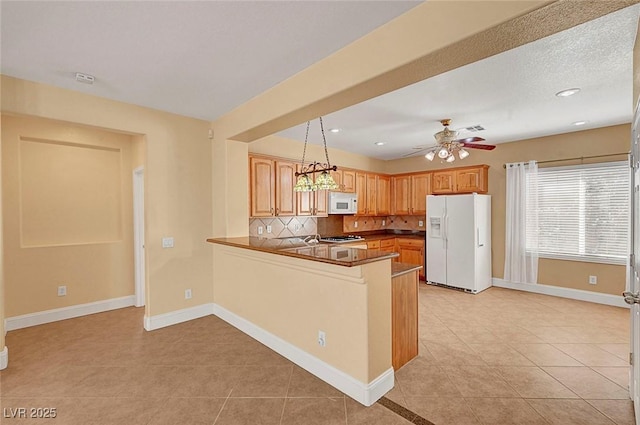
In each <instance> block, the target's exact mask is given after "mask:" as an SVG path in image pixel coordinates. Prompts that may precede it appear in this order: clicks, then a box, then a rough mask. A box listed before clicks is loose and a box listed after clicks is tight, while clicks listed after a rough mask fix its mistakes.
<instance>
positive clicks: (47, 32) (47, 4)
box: [0, 0, 420, 120]
mask: <svg viewBox="0 0 640 425" xmlns="http://www.w3.org/2000/svg"><path fill="white" fill-rule="evenodd" d="M419 3H420V2H419V1H402V0H393V1H269V2H266V1H128V2H112V1H71V2H59V1H33V2H32V1H6V0H3V1H2V2H0V8H1V33H0V35H1V40H2V41H1V52H0V53H1V56H0V57H1V59H2V60H1V67H0V70H1V72H2V74H5V75H9V76H12V77H17V78H22V79H26V80H31V81H37V82H41V83H46V84H50V85H53V86H57V87H62V88H67V89H71V90H76V91H81V92H84V93H89V94H93V95H97V96H101V97H106V98H110V99H114V100H119V101H123V102H127V103H132V104H136V105H141V106H146V107H150V108H155V109H159V110H164V111H168V112H173V113H177V114H181V115H186V116H190V117H195V118H201V119H206V120H214V119H216V118H218V117H219V116H221V115H223V114H224V113H226V112H228V111H230V110H231V109H233V108H235V107H236V106H238V105H240V104H242V103H244V102H246V101H247V100H249V99H251V98H252V97H254V96H256V95H258V94H260V93H262V92H264V91H265V90H267V89H269V88H271V87H273V86H274V85H276V84H278V83H279V82H281V81H283V80H285V79H287V78H288V77H290V76H292V75H294V74H296V73H297V72H299V71H301V70H303V69H304V68H306V67H308V66H310V65H312V64H313V63H315V62H317V61H318V60H320V59H322V58H324V57H326V56H328V55H329V54H331V53H333V52H335V51H336V50H338V49H340V48H342V47H344V46H346V45H347V44H349V43H351V42H353V41H354V40H356V39H358V38H360V37H362V36H363V35H365V34H367V33H369V32H370V31H372V30H373V29H375V28H377V27H379V26H380V25H382V24H384V23H386V22H388V21H390V20H392V19H393V18H395V17H397V16H398V15H401V14H402V13H404V12H406V11H407V10H409V9H411V8H412V7H414V6H416V5H418V4H419ZM76 72H83V73H87V74H90V75H93V76H95V78H96V82H95V84H94V85H91V86H90V85H86V84H81V83H77V82H76V81H75V79H74V75H75V73H76Z"/></svg>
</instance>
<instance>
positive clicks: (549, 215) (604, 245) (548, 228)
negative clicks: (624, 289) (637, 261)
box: [527, 162, 630, 264]
mask: <svg viewBox="0 0 640 425" xmlns="http://www.w3.org/2000/svg"><path fill="white" fill-rule="evenodd" d="M528 184H529V185H531V184H533V181H529V182H528ZM536 192H537V197H538V229H537V243H538V247H537V248H538V252H539V256H540V257H543V258H558V259H566V260H576V261H590V262H598V263H610V264H626V262H627V258H628V255H629V247H628V241H629V202H630V201H629V200H630V180H629V165H628V163H627V162H609V163H602V164H593V165H581V166H573V167H552V168H542V169H539V170H538V176H537V191H536V190H527V203H528V204H532V199H531V196H535V194H536ZM528 222H529V221H527V223H528ZM535 232H536V229H534V228H532V226H530V225H527V247H528V248H529V249H535V248H534V246H533V245H532V244H533V243H535V237H536V233H535Z"/></svg>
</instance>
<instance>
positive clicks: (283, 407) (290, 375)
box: [279, 366, 293, 425]
mask: <svg viewBox="0 0 640 425" xmlns="http://www.w3.org/2000/svg"><path fill="white" fill-rule="evenodd" d="M292 379H293V366H291V372H290V373H289V383H288V384H287V392H286V393H285V395H284V402H283V403H282V412H280V422H279V423H280V425H282V421H283V420H284V409H285V408H286V407H287V399H288V398H289V390H290V389H291V380H292Z"/></svg>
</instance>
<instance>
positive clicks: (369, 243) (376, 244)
mask: <svg viewBox="0 0 640 425" xmlns="http://www.w3.org/2000/svg"><path fill="white" fill-rule="evenodd" d="M367 249H380V241H367Z"/></svg>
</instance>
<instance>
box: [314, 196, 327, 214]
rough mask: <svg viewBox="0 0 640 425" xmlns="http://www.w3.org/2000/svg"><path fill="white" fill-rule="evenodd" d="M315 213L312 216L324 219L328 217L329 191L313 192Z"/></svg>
mask: <svg viewBox="0 0 640 425" xmlns="http://www.w3.org/2000/svg"><path fill="white" fill-rule="evenodd" d="M315 203H316V205H315V207H316V210H315V213H314V214H313V215H317V216H321V217H326V216H327V215H329V191H327V190H318V191H316V192H315Z"/></svg>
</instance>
